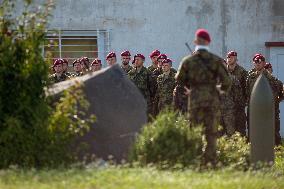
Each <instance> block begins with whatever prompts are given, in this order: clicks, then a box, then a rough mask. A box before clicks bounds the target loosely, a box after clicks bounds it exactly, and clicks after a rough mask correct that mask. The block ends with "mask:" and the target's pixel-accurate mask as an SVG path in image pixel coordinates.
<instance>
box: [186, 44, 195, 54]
mask: <svg viewBox="0 0 284 189" xmlns="http://www.w3.org/2000/svg"><path fill="white" fill-rule="evenodd" d="M185 46H186V47H187V49H188V50H189V52H190V53H191V54H193V51H192V49H191V48H190V46H189V44H188V42H186V43H185Z"/></svg>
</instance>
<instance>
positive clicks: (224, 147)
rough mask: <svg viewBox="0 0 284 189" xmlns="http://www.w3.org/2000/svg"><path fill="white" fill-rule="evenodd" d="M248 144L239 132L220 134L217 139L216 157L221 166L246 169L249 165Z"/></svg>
mask: <svg viewBox="0 0 284 189" xmlns="http://www.w3.org/2000/svg"><path fill="white" fill-rule="evenodd" d="M249 150H250V145H249V144H248V143H247V141H246V138H245V137H242V136H241V135H240V134H239V133H235V134H234V135H232V136H222V137H221V138H219V139H218V140H217V159H218V161H219V165H220V166H222V167H227V166H230V167H232V168H236V169H247V168H248V166H249V153H250V151H249Z"/></svg>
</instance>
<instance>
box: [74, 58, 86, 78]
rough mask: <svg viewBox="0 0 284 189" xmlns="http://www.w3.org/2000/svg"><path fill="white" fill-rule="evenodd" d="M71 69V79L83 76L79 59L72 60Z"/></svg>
mask: <svg viewBox="0 0 284 189" xmlns="http://www.w3.org/2000/svg"><path fill="white" fill-rule="evenodd" d="M73 69H74V73H73V74H72V77H79V76H83V75H84V73H83V72H82V64H81V63H80V60H79V59H76V60H74V62H73Z"/></svg>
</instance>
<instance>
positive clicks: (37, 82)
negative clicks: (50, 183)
mask: <svg viewBox="0 0 284 189" xmlns="http://www.w3.org/2000/svg"><path fill="white" fill-rule="evenodd" d="M45 2H46V4H45V5H44V6H43V7H42V8H41V9H34V7H33V4H32V1H31V0H26V1H25V3H26V4H25V6H24V7H23V9H22V12H20V11H19V10H20V9H16V8H15V5H14V4H15V3H18V1H16V0H3V1H2V3H1V7H0V42H1V43H0V168H6V167H9V166H10V165H18V166H21V167H42V166H60V165H62V164H64V163H68V162H72V160H74V158H75V156H74V154H73V153H71V151H68V148H69V147H70V142H71V141H72V139H74V138H75V137H76V136H79V135H80V134H82V133H84V132H85V131H87V130H88V126H89V124H90V123H91V122H93V121H94V119H93V117H90V119H84V118H86V117H88V116H86V115H84V112H85V111H86V110H87V108H88V104H87V103H86V101H85V100H84V95H83V94H82V91H81V90H80V89H79V88H78V87H75V88H71V89H70V90H68V91H66V92H65V94H64V95H63V97H62V98H61V100H60V102H59V103H58V104H56V106H55V108H54V107H52V106H50V105H49V103H48V99H47V97H46V95H45V88H46V87H48V85H49V82H48V73H49V65H50V64H48V63H47V62H45V61H44V58H43V56H42V47H43V44H44V40H45V32H46V25H47V23H48V22H47V19H48V18H50V12H51V10H52V9H53V7H54V4H53V1H52V0H48V1H45ZM18 8H19V7H18ZM31 10H35V11H31ZM15 12H17V15H19V16H18V17H15V15H16V14H15Z"/></svg>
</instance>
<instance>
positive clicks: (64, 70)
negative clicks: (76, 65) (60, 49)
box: [62, 58, 72, 77]
mask: <svg viewBox="0 0 284 189" xmlns="http://www.w3.org/2000/svg"><path fill="white" fill-rule="evenodd" d="M62 60H63V64H62V66H63V73H64V74H65V75H67V76H68V77H71V76H72V74H71V73H70V72H68V60H67V59H65V58H63V59H62Z"/></svg>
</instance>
